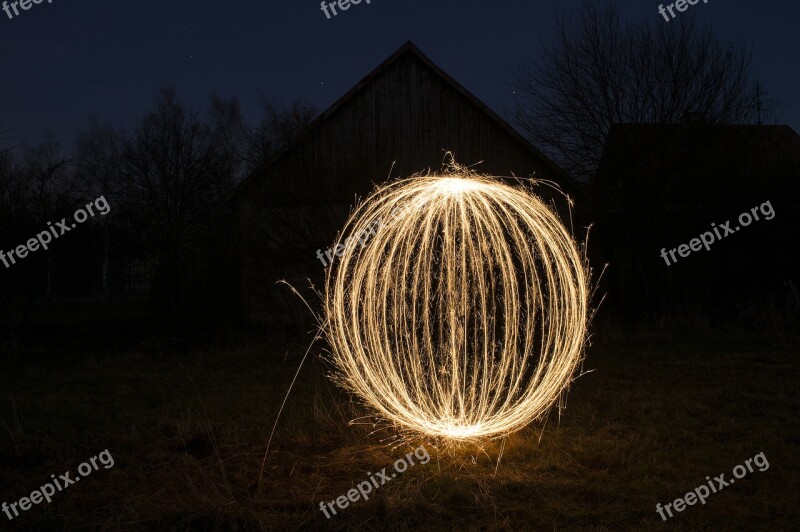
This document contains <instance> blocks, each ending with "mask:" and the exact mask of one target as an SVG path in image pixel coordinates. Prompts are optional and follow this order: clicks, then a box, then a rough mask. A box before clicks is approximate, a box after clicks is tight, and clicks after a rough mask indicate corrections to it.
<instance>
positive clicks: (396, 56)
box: [223, 41, 582, 202]
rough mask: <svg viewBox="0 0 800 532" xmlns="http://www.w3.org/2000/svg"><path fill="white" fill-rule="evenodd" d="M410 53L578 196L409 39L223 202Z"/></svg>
mask: <svg viewBox="0 0 800 532" xmlns="http://www.w3.org/2000/svg"><path fill="white" fill-rule="evenodd" d="M409 55H410V56H413V57H414V58H415V59H416V60H418V61H420V62H422V63H423V64H424V65H425V66H426V67H428V68H429V69H430V70H431V71H433V72H434V73H435V75H436V76H438V77H439V78H440V79H441V80H443V81H444V82H445V83H446V84H448V85H449V86H450V87H451V88H452V89H454V90H455V91H456V92H458V93H459V94H461V95H462V96H463V97H464V98H466V100H467V101H468V102H469V103H470V104H471V105H473V106H475V107H477V108H478V109H480V111H481V112H482V113H483V114H484V115H485V116H486V117H488V118H489V120H491V121H493V122H494V123H496V124H497V125H499V126H500V127H501V128H502V130H504V131H505V132H506V133H507V134H508V135H509V137H510V139H511V140H512V141H513V142H516V143H518V144H519V145H520V146H521V147H522V148H523V149H524V150H527V151H528V152H529V153H530V154H531V155H532V156H533V157H534V158H535V159H537V160H538V161H539V162H540V163H541V164H542V166H543V168H545V169H547V171H548V172H549V174H550V175H551V176H555V181H556V182H557V184H558V185H559V186H560V187H561V188H562V189H563V190H564V191H565V192H567V193H569V194H571V195H573V196H580V195H581V193H582V192H581V188H580V187H579V186H578V185H577V183H576V182H575V181H573V180H572V178H571V177H570V176H569V175H568V174H567V173H566V172H564V171H563V170H562V169H561V168H560V167H558V165H556V164H555V163H554V162H553V161H552V160H550V159H549V158H548V157H547V156H546V155H544V154H543V153H542V152H540V151H539V150H537V149H536V148H535V147H534V146H533V145H532V144H531V143H530V142H528V141H527V140H526V139H525V138H524V137H523V136H522V135H521V134H520V133H519V132H518V131H517V130H515V129H514V128H513V127H511V125H509V124H508V123H507V122H506V121H505V120H503V119H502V118H501V117H500V116H499V115H497V114H496V113H495V112H494V111H492V110H491V109H490V108H489V107H488V106H487V105H486V104H484V103H483V102H482V101H480V100H479V99H478V98H477V97H476V96H475V95H473V94H472V93H471V92H469V91H468V90H467V89H465V88H464V87H463V86H462V85H461V84H460V83H458V82H457V81H456V80H455V79H453V78H452V77H451V76H450V75H448V74H447V73H446V72H445V71H444V70H442V69H441V68H439V67H438V66H437V65H436V64H434V63H433V61H431V60H430V59H429V58H428V57H427V56H426V55H425V54H423V53H422V51H421V50H420V49H419V48H417V46H415V45H414V44H413V43H412V42H411V41H408V42H406V43H405V44H404V45H403V46H401V47H400V48H399V49H398V50H397V51H396V52H394V53H393V54H392V55H390V56H389V57H388V58H387V59H386V60H385V61H383V62H382V63H381V64H380V65H378V67H376V68H375V69H374V70H373V71H372V72H370V73H369V74H367V75H366V76H365V77H364V78H363V79H362V80H361V81H359V82H358V83H357V84H356V85H355V86H353V87H352V88H351V89H350V90H349V91H347V93H345V94H344V95H343V96H342V97H341V98H339V99H338V100H337V101H336V102H335V103H333V105H331V106H330V107H328V109H326V110H325V111H324V112H323V113H321V114H320V115H319V116H318V117H317V118H315V119H314V120H313V121H312V122H311V123H310V124H309V125H308V126H307V127H306V128H305V129H304V130H303V131H302V132H301V133H299V134H298V135H297V136H296V137H295V138H294V139H293V140H292V141H291V142H290V143H289V144H288V145H287V146H285V147H284V148H282V149H280V150H279V151H277V152H276V153H275V154H273V155H272V156H271V157H270V158H269V159H267V160H266V161H265V162H264V163H263V164H262V165H261V166H260V167H259V168H257V169H256V170H254V171H253V172H252V173H251V174H250V175H249V176H248V177H247V178H245V179H244V180H243V181H242V182H241V183H239V184H238V185H237V186H236V187H235V188H234V190H232V191H231V192H230V193H229V194H228V195H227V196H226V198H225V199H224V200H223V202H228V201H231V200H235V199H236V198H237V197H238V196H240V195H241V194H242V193H243V192H244V191H246V190H247V189H248V188H250V187H251V186H252V185H253V184H254V183H256V182H258V180H259V179H260V178H261V177H262V176H263V175H264V174H265V172H266V170H267V169H268V168H270V167H271V166H273V165H275V164H276V163H277V162H278V161H280V160H281V159H282V158H283V157H285V156H286V155H287V153H289V152H291V151H292V149H293V148H294V147H296V146H297V145H298V144H300V143H302V142H303V140H304V139H305V138H307V137H308V136H309V135H311V134H312V133H313V132H314V131H315V130H317V129H319V128H320V126H321V125H322V124H323V123H325V122H326V121H327V120H328V119H330V118H331V117H332V116H333V115H335V114H336V113H337V112H338V111H339V110H340V109H341V108H342V107H344V106H345V105H346V104H347V103H348V102H349V101H350V100H352V99H353V98H354V97H355V96H356V95H357V94H358V93H359V91H361V90H363V89H364V88H365V87H367V86H368V85H369V84H370V83H372V82H373V80H375V79H376V78H377V77H379V76H380V75H381V74H383V73H384V72H386V71H387V70H388V69H391V68H392V67H393V66H394V65H395V64H396V63H398V61H399V60H400V59H401V58H404V57H406V56H409Z"/></svg>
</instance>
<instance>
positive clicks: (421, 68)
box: [227, 42, 580, 325]
mask: <svg viewBox="0 0 800 532" xmlns="http://www.w3.org/2000/svg"><path fill="white" fill-rule="evenodd" d="M447 152H451V153H452V154H453V156H454V158H455V160H456V161H457V162H459V163H460V164H465V165H475V166H474V168H475V170H477V171H480V172H482V173H489V174H493V175H499V176H517V177H523V178H527V177H535V178H537V179H544V180H548V181H550V182H553V183H555V184H556V185H558V186H559V187H560V188H561V189H562V190H563V191H564V192H566V193H567V194H569V195H571V196H573V197H574V196H575V195H577V194H579V193H580V192H579V188H578V187H577V186H576V185H575V184H574V182H573V181H572V180H571V179H570V177H569V176H568V175H566V174H565V173H564V172H563V171H562V170H561V169H560V168H558V166H556V165H555V164H554V163H553V162H552V161H551V160H549V159H548V158H547V157H546V156H545V155H543V154H542V153H541V152H540V151H539V150H537V149H536V148H535V147H534V146H532V145H531V144H530V143H529V142H528V141H527V140H526V139H525V138H524V137H522V136H521V135H520V134H519V133H518V132H517V131H516V130H515V129H514V128H512V127H511V126H510V125H509V124H508V123H506V122H505V121H504V120H503V119H501V118H500V117H499V116H498V115H497V114H496V113H494V112H493V111H492V110H491V109H489V108H488V107H487V106H486V105H485V104H484V103H482V102H481V101H480V100H478V99H477V98H476V97H475V96H474V95H472V94H471V93H470V92H469V91H467V90H466V89H465V88H464V87H462V86H461V85H460V84H459V83H458V82H457V81H456V80H454V79H453V78H451V77H450V76H449V75H448V74H447V73H445V72H444V71H443V70H442V69H441V68H439V67H438V66H436V65H435V64H434V63H433V62H432V61H431V60H430V59H429V58H427V57H426V56H425V55H424V54H423V53H422V52H421V51H420V50H419V49H418V48H417V47H416V46H415V45H414V44H413V43H411V42H408V43H406V44H405V45H403V46H402V47H401V48H400V49H398V50H397V51H396V52H395V53H393V54H392V55H391V56H389V57H388V58H387V59H386V60H385V61H384V62H383V63H381V64H380V65H378V66H377V67H376V68H375V69H374V70H373V71H372V72H370V73H369V74H367V75H366V77H364V78H363V79H362V80H361V81H360V82H359V83H357V84H356V85H355V86H354V87H353V88H352V89H350V90H349V91H348V92H347V93H346V94H345V95H343V96H342V97H341V98H340V99H339V100H338V101H336V102H335V103H334V104H333V105H332V106H331V107H330V108H328V109H327V110H326V111H324V112H323V113H322V114H321V115H320V116H319V117H317V118H316V119H315V120H314V121H313V122H312V123H311V124H310V125H309V126H308V127H307V128H306V129H305V130H304V131H303V132H302V133H300V134H299V135H298V136H297V137H296V138H295V139H294V141H293V142H291V143H290V144H289V145H288V146H287V147H286V148H284V149H283V150H281V151H279V152H278V153H276V154H275V155H274V156H273V157H271V158H270V159H269V160H268V161H266V162H265V164H264V165H262V167H261V168H259V169H258V170H256V171H255V172H253V173H252V174H251V175H250V176H249V177H248V178H247V179H245V180H244V181H243V182H242V183H241V184H240V185H239V186H238V187H237V188H236V190H235V191H234V192H233V193H232V194H231V195H230V196H229V198H228V200H227V202H228V204H229V205H231V206H232V207H233V208H234V209H233V210H234V212H235V218H236V221H237V227H238V231H237V236H236V238H237V239H238V245H237V246H236V247H237V249H238V263H239V268H240V270H239V271H240V275H239V277H238V282H239V284H240V287H239V289H240V292H241V305H242V307H241V308H242V309H243V310H242V312H243V314H244V316H245V317H246V319H247V321H249V322H251V323H252V322H256V323H260V322H265V321H266V322H275V321H276V320H277V321H286V322H287V324H288V323H295V322H298V321H299V322H300V323H303V320H301V319H300V316H299V314H303V313H305V314H306V315H307V314H308V311H307V310H303V309H302V307H298V299H297V298H296V296H294V295H293V294H291V293H290V291H289V290H288V289H287V288H286V287H285V286H276V285H275V281H276V280H278V279H287V280H289V281H290V282H292V285H293V286H296V287H298V288H300V286H298V285H302V286H307V285H308V284H309V283H308V282H307V279H308V280H311V281H312V282H313V283H315V286H317V287H318V286H319V282H321V279H322V277H323V274H324V267H323V264H321V262H320V260H319V259H318V258H317V253H316V251H317V250H319V249H322V250H324V249H326V248H328V247H329V246H330V243H331V242H332V241H333V239H334V237H335V235H336V233H337V230H338V229H339V228H340V227H341V226H342V224H343V222H344V220H345V218H346V216H347V214H348V212H349V211H350V209H351V208H352V206H353V205H354V204H355V202H356V201H357V200H358V199H359V198H363V197H364V196H365V195H366V194H368V193H369V192H370V191H371V190H372V189H373V187H374V186H375V185H376V184H380V183H383V182H386V181H387V180H390V179H396V178H398V177H407V176H409V175H412V174H414V173H416V172H420V171H425V170H427V169H433V170H439V169H440V168H441V167H442V164H443V162H444V160H445V155H446V153H447ZM476 163H480V164H476ZM541 191H542V193H543V195H545V196H547V195H550V196H552V199H553V201H554V202H555V201H560V202H561V203H560V204H557V207H558V208H562V209H563V207H564V205H565V204H566V202H565V201H564V198H563V196H561V195H559V194H556V193H552V191H549V190H547V189H546V187H542V188H541ZM309 295H310V297H312V298H313V297H315V296H314V294H313V292H309ZM293 308H294V310H291V309H293ZM272 324H273V325H275V324H274V323H272Z"/></svg>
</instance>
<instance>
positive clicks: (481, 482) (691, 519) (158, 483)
mask: <svg viewBox="0 0 800 532" xmlns="http://www.w3.org/2000/svg"><path fill="white" fill-rule="evenodd" d="M302 341H305V340H303V339H300V340H299V341H298V340H295V341H294V342H293V343H292V344H291V345H289V343H288V341H284V340H275V339H273V340H255V339H250V340H247V341H242V342H239V343H237V345H236V347H226V348H220V349H215V350H210V351H209V350H198V351H186V350H182V351H181V352H172V351H171V350H169V349H166V350H164V349H157V348H154V347H152V346H149V347H148V346H143V347H140V348H137V349H132V350H131V349H122V348H108V349H90V350H88V351H85V352H76V353H74V354H69V355H64V354H59V353H58V352H57V350H51V351H52V352H51V353H49V354H48V353H37V352H33V353H30V354H29V355H26V357H25V358H24V359H22V358H20V357H14V358H13V359H12V358H9V359H8V360H6V361H5V364H4V367H3V370H2V374H0V418H2V424H0V477H2V483H0V502H2V501H6V502H7V503H9V504H10V503H11V502H13V501H16V500H18V499H19V498H21V497H24V496H27V495H29V494H30V493H31V491H33V490H34V489H36V488H38V487H39V486H40V485H42V484H43V483H45V482H46V481H48V480H49V479H50V475H51V474H56V475H59V474H61V473H63V472H65V471H68V470H69V471H75V470H76V468H77V466H78V464H80V463H81V462H83V461H84V460H87V459H88V458H89V457H92V456H95V455H97V454H98V453H100V452H101V451H103V450H104V449H108V450H109V452H110V453H111V455H112V456H113V457H114V460H115V465H114V467H113V468H111V469H108V470H106V469H104V468H100V469H99V470H98V471H95V472H94V473H93V474H92V475H91V476H89V477H88V478H85V479H84V480H83V482H81V483H80V484H75V485H73V486H70V487H69V488H67V489H65V490H64V491H62V492H60V493H57V494H56V495H55V496H54V497H53V501H52V503H50V504H47V503H45V502H43V503H41V504H39V505H36V506H33V507H32V508H31V509H30V510H28V511H26V512H23V513H22V515H21V516H20V517H17V518H16V519H14V521H13V522H9V521H8V519H7V517H6V516H5V515H4V514H0V528H5V527H7V526H9V525H13V526H12V527H13V528H17V529H35V530H40V529H42V530H48V529H50V530H64V529H77V528H80V529H97V530H100V529H102V530H134V529H179V530H185V529H190V530H213V529H220V530H261V529H339V530H344V529H356V528H358V529H364V530H440V529H444V530H447V529H458V530H464V529H467V530H472V529H484V530H651V529H661V528H664V529H666V528H667V527H669V528H673V529H684V530H704V529H721V530H740V529H741V530H750V529H753V530H755V529H761V530H797V529H798V528H800V505H798V495H799V494H800V489H798V488H799V485H800V453H798V450H799V447H800V420H799V419H798V414H799V413H800V396H799V395H798V383H800V378H798V377H800V370H799V369H798V354H799V353H800V350H799V349H798V347H799V346H800V342H798V341H797V338H787V337H780V338H778V337H775V336H772V335H767V334H746V333H739V332H737V331H736V330H722V331H716V332H714V331H692V330H681V331H662V332H657V333H643V332H635V333H634V332H626V331H623V330H619V329H608V328H607V329H602V330H598V331H596V334H595V336H594V338H593V342H592V345H591V346H590V347H589V348H588V350H587V357H586V360H585V364H584V371H585V373H584V374H583V375H582V376H581V377H580V378H578V379H577V380H576V381H575V383H574V384H573V386H572V389H571V392H570V393H569V396H568V403H567V408H566V409H565V410H564V411H563V412H562V413H561V417H560V420H559V416H558V413H557V412H553V414H552V415H551V416H550V418H549V419H548V420H547V422H546V423H545V424H544V425H541V424H540V425H538V426H535V427H530V428H529V429H526V430H524V431H522V432H520V433H516V434H514V435H511V436H510V437H508V438H507V439H506V440H505V441H497V442H490V443H487V444H486V446H484V447H483V448H481V449H478V448H474V447H473V448H465V449H462V450H459V451H458V452H457V453H456V455H455V456H452V455H449V454H447V453H442V452H438V451H437V450H436V449H435V448H434V446H433V443H431V442H426V441H423V440H420V441H417V442H409V445H408V446H403V447H397V448H392V447H390V446H388V445H386V444H383V443H382V439H384V438H385V437H386V436H387V435H388V434H386V433H385V432H382V433H378V434H370V430H371V427H370V426H365V425H355V426H349V425H348V421H349V420H350V419H352V418H354V417H356V416H358V415H359V411H358V408H357V407H356V406H355V405H353V404H352V403H351V402H350V401H349V400H348V398H347V397H346V396H344V395H343V394H342V393H341V392H339V391H338V390H337V389H335V388H333V387H332V386H331V385H329V384H328V382H327V381H326V380H325V378H324V376H323V374H324V369H325V368H324V367H322V364H321V363H320V362H319V361H316V360H315V361H311V362H310V363H309V364H308V365H307V366H306V367H304V369H303V371H302V372H301V373H300V377H299V380H298V383H297V385H296V386H295V388H294V391H293V393H292V396H291V399H290V401H289V403H288V405H287V407H286V410H285V412H284V416H283V417H282V419H281V421H280V423H279V425H278V430H277V432H276V434H275V438H274V441H273V444H272V448H271V450H270V453H269V456H268V458H267V462H266V468H265V473H264V478H263V481H262V483H261V485H258V484H257V479H258V476H259V471H260V468H261V463H262V458H263V454H264V450H265V444H266V439H267V437H268V436H269V431H270V429H271V427H272V423H273V421H274V419H275V414H276V412H277V408H278V405H279V403H280V401H281V399H282V397H283V394H284V393H285V391H286V389H287V386H288V383H289V382H290V380H291V378H292V376H293V374H294V372H295V370H296V368H297V365H298V363H299V360H300V356H301V355H302V353H303V351H304V348H305V346H302V345H301V342H302ZM420 444H422V445H425V446H426V448H427V449H428V451H429V452H430V453H431V456H432V459H431V460H430V462H428V463H427V464H424V465H423V464H417V465H415V466H414V467H411V468H409V470H408V471H407V472H405V473H403V474H402V475H398V477H397V478H396V479H393V480H392V481H391V482H389V483H387V484H386V485H385V486H381V487H380V488H378V489H376V490H375V491H373V493H372V497H371V498H370V499H369V500H368V501H363V500H362V501H359V502H357V503H352V504H351V505H350V506H349V507H348V508H346V509H344V510H339V512H338V514H337V515H336V516H333V517H332V518H331V519H326V518H325V516H324V515H323V514H322V512H321V511H320V509H319V503H320V501H331V500H332V499H335V498H336V497H338V496H340V495H343V494H345V493H346V492H347V491H348V490H349V489H351V488H354V487H355V486H356V484H358V483H359V482H361V481H363V480H365V479H367V477H368V473H370V472H375V471H379V470H380V469H381V468H383V467H387V469H391V465H392V463H393V462H394V461H395V460H397V459H398V458H401V457H402V456H403V455H404V454H405V453H407V452H409V451H411V450H413V448H414V447H416V446H418V445H420ZM501 448H502V458H501V460H500V461H499V464H498V460H497V458H498V455H499V454H500V451H501ZM760 452H763V453H764V455H765V456H766V458H767V460H768V461H769V469H767V470H766V471H763V472H761V471H759V470H758V469H756V470H755V471H754V472H753V473H748V474H747V475H746V476H745V477H744V478H742V479H740V480H738V481H737V483H736V484H735V485H731V486H729V487H726V488H725V489H723V490H722V491H720V492H718V493H715V494H713V495H711V496H710V497H709V498H708V500H707V501H706V504H705V505H700V504H696V505H694V506H689V507H687V508H686V509H685V510H683V511H682V512H681V513H677V514H676V515H675V517H673V518H671V519H670V520H669V521H668V522H667V523H663V522H662V520H661V518H660V517H659V515H658V514H657V513H656V510H655V505H656V503H657V502H660V503H661V504H662V505H663V504H666V503H670V502H672V501H674V500H675V499H677V498H678V497H682V496H684V495H685V494H686V493H687V492H689V491H691V490H693V489H694V488H695V487H697V486H699V485H701V484H704V483H706V482H707V481H706V480H705V478H706V476H709V477H715V476H718V475H719V474H720V473H725V474H726V477H725V478H726V479H729V478H731V476H732V475H731V471H732V469H733V468H734V467H735V466H736V465H738V464H742V463H744V461H745V460H746V459H748V458H752V457H753V456H754V455H756V454H758V453H760Z"/></svg>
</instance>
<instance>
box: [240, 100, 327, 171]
mask: <svg viewBox="0 0 800 532" xmlns="http://www.w3.org/2000/svg"><path fill="white" fill-rule="evenodd" d="M262 105H263V107H264V116H263V118H262V119H261V121H260V122H259V123H258V124H257V125H256V126H255V127H253V128H252V129H250V130H249V131H248V134H247V136H246V139H245V141H246V144H245V151H244V159H245V161H246V164H247V170H248V171H249V172H252V171H254V170H256V169H257V168H258V167H259V166H261V165H262V164H263V163H264V162H265V161H266V160H267V159H269V158H270V157H271V156H272V155H273V154H274V153H275V152H277V151H278V150H280V149H281V148H284V147H285V146H287V145H288V144H289V143H290V142H291V141H292V140H294V138H295V137H296V136H297V135H298V134H299V133H300V132H302V131H303V130H304V129H305V128H306V127H307V126H308V125H309V124H310V123H311V121H312V120H313V119H314V117H315V116H316V115H317V111H316V109H315V108H314V107H313V106H312V105H310V104H307V103H304V102H301V101H294V102H292V103H291V104H290V105H288V106H281V105H278V104H276V103H274V102H272V101H270V100H269V99H267V98H262ZM249 172H248V173H249Z"/></svg>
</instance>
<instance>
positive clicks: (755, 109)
mask: <svg viewBox="0 0 800 532" xmlns="http://www.w3.org/2000/svg"><path fill="white" fill-rule="evenodd" d="M540 52H541V53H540V58H539V59H537V60H536V61H533V60H531V61H523V62H521V63H520V64H519V65H518V66H517V68H516V69H514V70H513V71H512V72H511V77H512V85H513V87H514V88H515V94H516V96H517V100H516V105H515V109H514V111H513V112H514V114H515V117H516V122H517V123H518V125H519V126H520V127H521V128H522V129H523V130H524V131H525V132H526V133H527V134H528V136H529V138H530V139H531V141H532V142H534V144H536V145H537V146H539V147H540V148H542V149H543V150H544V151H546V152H547V153H548V154H549V155H551V156H552V157H553V158H554V159H555V160H556V161H557V162H558V163H559V164H560V165H561V166H562V167H563V168H564V169H565V170H567V171H568V172H571V173H572V174H573V175H574V176H575V177H577V178H578V179H580V180H582V181H586V180H588V178H589V177H591V176H592V175H593V174H594V171H595V170H596V169H597V166H598V163H599V161H600V157H601V155H602V153H603V146H604V145H605V141H606V137H607V135H608V132H609V129H610V127H611V124H612V123H637V124H638V123H657V124H675V123H679V122H681V121H683V120H684V119H685V118H686V117H687V116H688V115H689V114H690V113H691V114H694V115H695V116H702V119H703V120H704V121H706V122H708V123H712V124H714V123H734V122H739V123H745V122H750V121H753V120H756V119H759V118H760V116H758V115H760V114H762V113H763V112H764V107H763V102H762V100H761V96H762V95H763V92H761V91H759V90H757V87H756V78H755V76H754V75H753V74H752V72H751V69H750V54H749V52H748V51H746V50H745V49H744V47H743V46H742V45H738V44H730V45H728V44H722V43H721V42H719V41H718V40H717V38H716V36H715V35H714V32H713V31H712V29H711V28H710V27H705V28H702V29H700V28H698V27H697V26H696V24H695V22H694V19H693V18H692V17H688V16H687V17H682V18H680V19H678V20H675V21H672V23H671V24H666V23H664V21H663V20H661V19H657V18H655V17H653V19H652V20H648V21H646V22H641V23H623V22H622V21H621V20H620V10H619V8H618V7H617V6H616V5H615V4H614V3H610V4H606V5H605V6H601V5H598V4H596V3H589V2H587V3H586V4H585V5H584V6H583V7H582V9H581V10H580V14H579V15H577V16H561V17H559V19H558V21H557V29H556V33H555V35H554V38H553V39H552V40H550V41H543V42H542V43H541V44H540Z"/></svg>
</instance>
